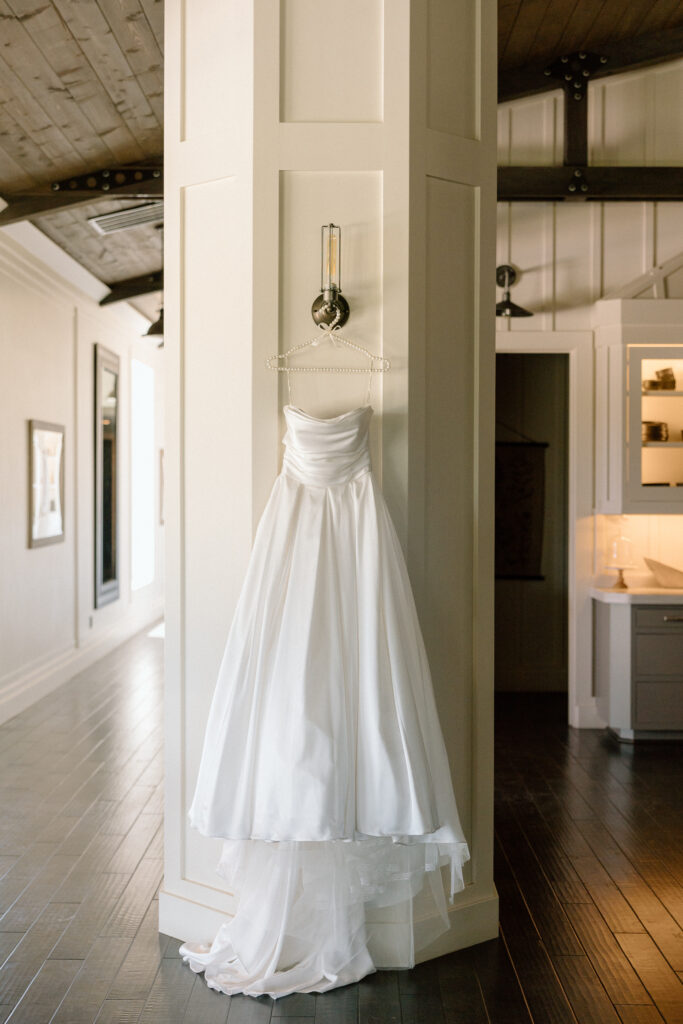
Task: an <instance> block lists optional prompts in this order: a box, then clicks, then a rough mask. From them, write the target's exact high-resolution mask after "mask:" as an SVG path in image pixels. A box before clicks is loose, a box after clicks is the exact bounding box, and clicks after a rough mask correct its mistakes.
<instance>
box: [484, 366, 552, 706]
mask: <svg viewBox="0 0 683 1024" xmlns="http://www.w3.org/2000/svg"><path fill="white" fill-rule="evenodd" d="M568 370H569V366H568V357H567V356H566V355H547V354H541V355H528V354H523V355H522V354H519V355H518V354H500V355H497V356H496V588H495V592H496V629H495V663H496V669H495V686H496V691H499V692H529V691H535V692H546V693H549V692H556V693H557V692H564V693H566V692H567V685H568V602H567V589H568V580H567V571H568V566H567V561H568V509H567V501H568V494H567V466H568V448H567V422H568V385H569V374H568Z"/></svg>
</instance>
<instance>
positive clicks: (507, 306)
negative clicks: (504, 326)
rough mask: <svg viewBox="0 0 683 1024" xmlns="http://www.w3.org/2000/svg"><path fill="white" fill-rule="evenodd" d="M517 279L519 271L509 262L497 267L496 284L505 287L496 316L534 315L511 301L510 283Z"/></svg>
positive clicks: (497, 305) (497, 304)
mask: <svg viewBox="0 0 683 1024" xmlns="http://www.w3.org/2000/svg"><path fill="white" fill-rule="evenodd" d="M516 280H517V271H516V270H515V268H514V267H511V266H510V265H509V264H508V263H503V264H502V265H501V266H500V267H496V284H497V285H498V286H499V287H500V288H502V289H503V298H502V300H501V301H500V302H497V303H496V316H507V317H512V316H533V315H534V314H533V313H530V312H529V310H528V309H523V308H522V306H518V305H517V304H516V303H515V302H511V301H510V285H512V284H514V283H515V281H516Z"/></svg>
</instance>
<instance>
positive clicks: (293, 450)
mask: <svg viewBox="0 0 683 1024" xmlns="http://www.w3.org/2000/svg"><path fill="white" fill-rule="evenodd" d="M284 413H285V419H286V421H287V432H286V433H285V436H284V439H283V444H284V446H285V456H284V459H283V463H282V472H283V473H285V474H286V475H287V476H291V477H294V478H295V479H297V480H299V481H301V482H302V483H305V484H310V485H312V486H317V487H330V486H334V485H337V484H344V483H348V481H349V480H353V479H355V477H357V476H361V475H362V474H364V473H368V472H369V471H370V453H369V450H368V428H369V426H370V419H371V417H372V407H371V406H369V405H364V406H361V407H360V408H358V409H352V410H350V412H344V413H342V414H341V415H340V416H333V417H331V418H329V419H320V418H318V417H317V416H311V415H310V414H309V413H307V412H304V411H303V409H299V408H298V407H297V406H295V405H286V406H285V408H284Z"/></svg>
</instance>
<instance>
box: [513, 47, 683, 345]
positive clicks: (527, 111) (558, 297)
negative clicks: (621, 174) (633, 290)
mask: <svg viewBox="0 0 683 1024" xmlns="http://www.w3.org/2000/svg"><path fill="white" fill-rule="evenodd" d="M681 95H683V61H680V60H678V61H673V62H671V63H670V64H663V65H660V66H657V67H653V68H647V69H645V70H642V71H634V72H629V73H627V74H623V75H614V76H612V77H609V78H603V79H599V80H598V81H596V82H593V83H592V84H591V85H590V86H589V95H588V104H589V107H588V124H589V136H588V142H589V158H588V162H589V164H602V165H605V164H610V165H620V164H622V165H624V166H627V165H640V164H643V165H681V164H683V105H682V104H681V102H680V97H681ZM563 107H564V100H563V96H562V94H561V93H560V92H549V93H542V94H540V95H539V96H533V97H529V98H527V99H523V100H515V101H512V102H510V103H502V104H500V105H499V108H498V158H499V162H500V163H501V164H504V165H508V164H539V165H549V164H561V163H562V137H563V125H562V119H563ZM682 250H683V203H671V202H666V203H584V202H580V201H565V202H562V203H499V204H498V254H497V262H498V263H512V264H513V265H514V266H515V267H517V268H518V269H519V270H520V271H521V276H520V279H519V283H518V284H516V285H515V286H514V290H513V295H512V297H513V299H514V300H515V302H517V303H519V304H520V305H522V306H525V307H526V308H527V309H530V310H532V311H533V312H534V314H535V315H534V317H533V319H529V320H517V321H515V320H511V321H503V322H500V321H499V324H498V327H499V329H500V330H513V331H514V330H524V331H528V330H582V329H584V328H589V327H590V306H591V303H593V302H594V301H595V300H596V299H599V298H601V297H603V296H604V295H607V294H609V292H610V291H612V290H614V289H617V288H620V287H621V286H623V285H625V284H627V283H628V282H629V281H630V280H632V279H633V278H636V277H638V276H639V275H640V274H642V273H643V272H644V271H646V270H649V269H650V267H652V266H655V265H658V264H661V263H663V262H665V261H666V260H669V259H671V258H672V257H674V256H676V255H677V254H678V253H680V252H681V251H682ZM669 289H670V294H669V297H670V298H680V297H683V273H681V274H679V275H678V276H676V277H674V278H670V279H669Z"/></svg>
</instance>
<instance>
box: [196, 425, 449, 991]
mask: <svg viewBox="0 0 683 1024" xmlns="http://www.w3.org/2000/svg"><path fill="white" fill-rule="evenodd" d="M285 417H286V422H287V432H286V435H285V438H284V444H285V456H284V460H283V466H282V472H281V473H280V475H279V476H278V477H277V479H276V481H275V484H274V487H273V490H272V493H271V495H270V498H269V501H268V503H267V505H266V508H265V511H264V513H263V516H262V518H261V522H260V524H259V527H258V530H257V533H256V538H255V541H254V547H253V551H252V555H251V560H250V563H249V568H248V571H247V575H246V579H245V581H244V585H243V588H242V592H241V595H240V599H239V602H238V605H237V609H236V612H235V616H234V619H233V622H232V626H231V628H230V632H229V635H228V639H227V643H226V647H225V652H224V655H223V659H222V662H221V666H220V670H219V674H218V681H217V684H216V690H215V693H214V697H213V702H212V705H211V710H210V712H209V718H208V722H207V726H206V735H205V739H204V748H203V753H202V758H201V764H200V768H199V775H198V779H197V785H196V791H195V794H194V800H193V802H192V806H191V809H190V812H189V818H190V823H191V825H192V826H193V827H194V828H196V829H198V830H199V831H200V832H201V833H202V834H203V835H206V836H218V837H222V838H223V839H224V840H225V842H224V845H223V852H222V856H221V859H220V863H219V865H218V868H217V870H218V873H219V875H221V877H222V878H223V879H224V880H225V881H226V882H227V883H228V887H229V889H230V891H231V892H233V893H235V895H236V898H237V901H238V902H237V910H236V913H235V916H234V917H233V918H230V919H228V920H227V921H226V923H225V924H224V925H222V927H221V928H220V929H219V932H218V934H217V935H216V937H215V939H214V940H213V942H212V943H210V944H207V945H205V946H203V945H198V944H193V943H185V944H184V945H183V946H181V949H180V952H181V955H182V956H183V957H184V959H185V960H186V961H187V962H188V963H189V965H190V966H191V967H192V969H193V970H194V971H203V972H204V975H205V979H206V982H207V984H208V985H209V986H211V987H212V988H215V989H219V990H221V991H223V992H226V993H234V992H244V993H246V994H249V995H254V996H258V995H264V994H268V995H271V996H273V997H278V996H284V995H287V994H288V993H290V992H295V991H297V992H322V991H325V990H327V989H329V988H334V987H336V986H338V985H345V984H348V983H349V982H353V981H358V980H359V979H360V978H362V977H364V976H365V975H366V974H368V973H369V972H371V971H373V970H374V969H375V966H374V964H373V961H372V958H371V956H370V953H369V952H368V948H367V944H368V930H367V927H366V909H367V908H368V907H383V906H391V905H393V904H396V903H399V902H401V901H403V900H406V899H410V898H412V897H413V896H414V895H415V894H416V893H417V892H419V891H420V890H421V889H422V888H423V885H424V883H425V880H426V881H427V882H428V883H429V886H428V889H431V898H433V900H434V901H435V902H436V904H437V906H438V908H439V911H440V913H441V918H442V919H443V923H442V924H441V920H440V919H437V920H439V925H440V927H439V930H440V931H443V930H445V929H446V928H447V927H448V923H447V915H446V906H445V899H444V891H443V883H442V879H441V871H440V868H441V867H442V866H444V865H446V864H449V865H450V894H451V896H452V895H453V893H455V892H456V891H458V890H459V889H461V888H462V887H463V877H462V865H463V864H464V862H465V861H466V860H467V859H468V858H469V852H468V848H467V844H466V841H465V837H464V834H463V831H462V828H461V825H460V821H459V819H458V812H457V809H456V804H455V798H454V795H453V789H452V785H451V776H450V770H449V766H448V758H447V754H446V749H445V746H444V741H443V737H442V733H441V729H440V726H439V720H438V717H437V712H436V706H435V703H434V694H433V689H432V682H431V678H430V674H429V666H428V663H427V657H426V654H425V649H424V644H423V640H422V635H421V632H420V627H419V624H418V620H417V614H416V611H415V605H414V601H413V596H412V592H411V589H410V583H409V580H408V574H407V571H406V566H405V562H404V559H403V554H402V551H401V548H400V546H399V543H398V539H397V537H396V533H395V530H394V527H393V524H392V522H391V520H390V518H389V514H388V511H387V507H386V504H385V501H384V498H383V496H382V493H381V491H380V490H379V486H378V484H377V482H376V480H375V478H374V476H373V474H372V472H371V469H370V456H369V451H368V428H369V424H370V419H371V417H372V409H371V407H370V406H363V407H361V408H359V409H354V410H352V411H350V412H347V413H344V414H342V415H341V416H336V417H334V418H331V419H319V418H317V417H314V416H310V415H309V414H308V413H305V412H304V411H303V410H301V409H299V408H297V407H295V406H292V405H288V406H286V407H285ZM433 937H434V935H433V934H432V935H430V936H429V941H431V939H432V938H433Z"/></svg>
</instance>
